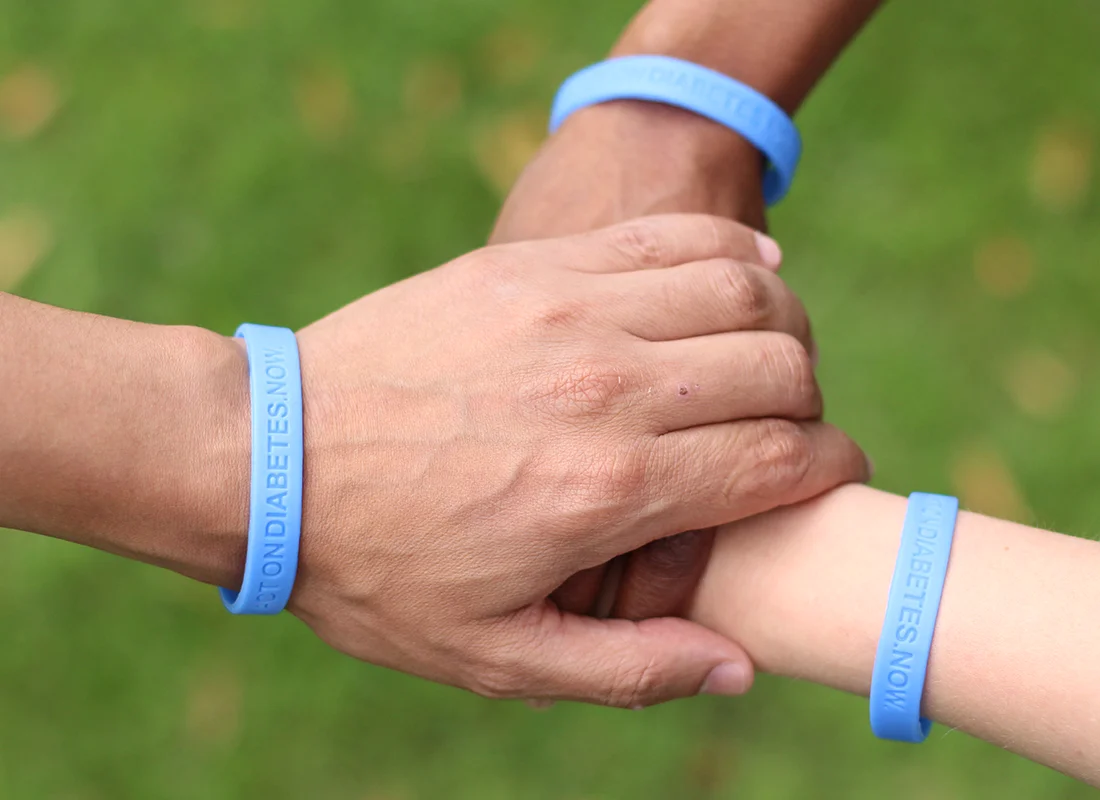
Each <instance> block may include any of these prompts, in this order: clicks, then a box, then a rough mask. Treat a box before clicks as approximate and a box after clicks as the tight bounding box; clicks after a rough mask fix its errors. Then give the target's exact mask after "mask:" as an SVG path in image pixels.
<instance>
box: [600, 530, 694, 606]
mask: <svg viewBox="0 0 1100 800" xmlns="http://www.w3.org/2000/svg"><path fill="white" fill-rule="evenodd" d="M714 532H715V529H714V528H708V529H706V530H701V531H688V532H687V533H679V534H677V535H675V536H669V537H666V538H664V539H657V540H656V541H654V542H650V543H649V544H647V545H646V546H645V547H643V548H641V549H639V550H635V551H634V552H633V553H630V554H629V555H628V556H627V557H626V558H627V561H626V567H625V569H624V570H623V576H622V579H621V580H620V582H619V591H618V594H617V596H616V598H615V605H614V607H613V608H612V611H611V616H613V617H617V618H619V619H632V620H641V619H651V618H653V617H671V616H679V615H681V614H684V613H685V612H686V611H687V608H688V605H689V604H690V602H691V599H692V597H693V596H694V595H695V588H696V586H698V584H699V580H700V579H701V578H702V577H703V571H704V570H705V569H706V567H707V561H708V560H709V558H710V551H711V547H712V545H713V544H714Z"/></svg>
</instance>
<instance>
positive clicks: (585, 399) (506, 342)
mask: <svg viewBox="0 0 1100 800" xmlns="http://www.w3.org/2000/svg"><path fill="white" fill-rule="evenodd" d="M650 113H655V114H656V115H657V116H656V118H654V119H649V120H647V121H646V124H645V125H644V126H636V125H635V123H636V122H637V120H631V119H630V116H631V115H636V114H650ZM678 114H679V112H672V111H671V110H670V109H659V108H658V107H656V106H653V107H650V108H639V107H638V106H637V105H635V104H630V103H625V104H612V105H609V106H605V107H597V108H594V109H590V110H587V111H585V112H582V113H581V114H578V115H576V117H575V119H573V120H570V121H569V123H567V124H566V126H565V127H564V128H563V129H562V131H561V132H560V133H559V134H558V135H557V136H555V137H554V139H553V140H551V141H550V142H549V143H548V145H547V146H546V147H545V148H544V150H543V151H542V152H541V153H540V154H539V156H538V157H537V158H536V159H535V161H534V162H533V164H532V165H531V166H530V167H529V169H528V171H527V172H526V173H525V174H524V176H523V177H522V178H521V179H520V181H519V183H518V184H517V186H516V188H515V190H514V191H513V193H512V195H511V197H510V198H509V199H508V202H507V203H506V205H505V207H504V210H503V212H502V214H501V218H500V221H499V223H498V226H497V229H496V231H495V232H494V236H493V239H494V241H495V242H511V243H507V244H505V243H501V244H493V245H491V246H489V247H487V248H485V249H483V250H479V251H476V252H473V253H470V254H468V255H465V256H462V257H460V258H458V259H456V260H455V261H453V262H451V263H449V264H446V265H444V266H442V267H439V268H438V269H435V270H432V271H430V272H426V273H423V274H421V275H418V276H416V277H413V278H410V279H408V280H405V281H403V282H401V283H398V284H395V285H393V286H390V287H387V288H385V289H383V290H381V291H378V292H376V293H374V294H372V295H369V296H367V297H364V298H362V299H360V300H358V301H356V302H354V303H352V304H351V305H349V306H347V307H346V308H344V309H342V310H340V311H337V312H336V313H334V314H332V315H330V316H328V317H326V318H324V319H322V320H320V321H319V322H317V323H315V324H313V325H310V326H309V327H307V328H305V329H304V330H302V331H301V332H300V333H299V346H300V350H301V357H302V365H303V392H304V396H305V398H306V406H305V415H306V416H305V428H306V442H305V446H306V465H307V466H306V478H305V481H306V485H305V497H306V504H305V508H304V512H303V535H302V551H301V557H300V559H301V565H300V569H299V577H298V583H297V586H296V588H295V592H294V595H293V596H292V598H291V604H290V610H291V611H292V612H293V613H294V614H296V615H297V616H299V617H300V618H301V619H303V620H304V621H305V622H306V623H307V624H309V625H310V626H311V627H312V628H313V629H314V630H315V631H316V632H317V633H318V634H319V635H320V636H321V637H322V638H323V639H325V640H326V641H327V642H329V643H330V644H332V645H333V646H335V647H337V648H339V649H340V650H343V651H344V652H346V653H348V654H350V655H352V656H355V657H357V658H360V659H363V660H365V661H369V662H371V663H375V664H380V665H383V666H387V667H391V668H395V669H399V670H402V671H405V672H409V673H412V674H416V675H420V676H423V677H426V678H429V679H432V680H436V681H440V682H444V683H448V684H452V685H455V686H461V687H464V688H467V689H471V690H473V691H475V692H478V693H480V694H482V695H486V696H489V697H523V698H539V699H574V700H582V701H588V702H595V703H601V704H607V705H614V706H625V707H641V706H646V705H650V704H653V703H657V702H661V701H664V700H668V699H672V698H675V697H683V696H689V695H694V694H697V693H700V692H709V693H716V694H739V693H741V692H743V691H745V690H746V689H747V688H748V686H749V685H750V684H751V681H752V664H751V661H750V660H749V658H748V656H747V655H746V653H745V652H744V651H743V650H742V649H741V648H740V647H739V646H738V645H737V644H735V643H734V642H731V641H729V640H727V639H726V638H724V637H723V636H720V635H719V634H717V633H714V632H712V631H709V630H707V629H706V628H704V627H702V626H700V625H697V624H695V623H693V622H689V621H686V620H684V619H681V618H678V617H676V616H672V614H674V613H676V612H677V611H678V610H679V606H680V605H682V603H683V602H685V601H686V600H687V599H689V597H690V594H691V592H692V590H693V588H694V582H695V580H696V579H697V577H698V575H699V574H700V570H701V567H702V565H703V564H704V563H705V558H706V554H707V552H708V550H709V537H708V534H707V533H705V531H707V530H712V529H713V528H714V526H717V525H721V524H723V523H727V522H731V521H733V520H736V519H741V518H744V517H746V516H750V515H753V514H757V513H760V512H763V511H766V510H769V509H771V508H774V507H776V506H780V505H786V504H791V503H796V502H799V501H801V500H804V499H807V498H810V497H813V496H815V495H817V494H819V493H821V492H824V491H826V490H828V489H830V488H832V487H833V486H836V485H838V484H840V483H844V482H849V481H861V480H866V479H867V477H868V473H867V470H868V467H867V462H866V459H865V457H864V455H863V453H862V452H861V451H860V449H859V448H858V447H857V446H856V445H855V444H854V443H853V442H852V441H851V440H850V439H848V438H847V437H846V436H845V435H844V434H843V433H842V432H840V431H839V430H837V429H835V428H833V427H831V426H829V425H827V424H825V423H824V422H822V421H821V419H820V417H821V413H822V404H821V396H820V393H819V390H818V386H817V383H816V381H815V378H814V368H813V359H812V356H811V353H812V352H813V347H814V346H813V343H812V339H811V336H810V328H809V324H808V321H807V317H806V313H805V311H804V309H803V307H802V305H801V303H800V302H799V300H798V299H797V298H796V297H795V296H794V295H793V294H792V293H791V291H790V290H789V289H788V288H787V286H786V285H785V284H784V282H783V281H782V279H780V278H779V276H778V275H777V274H776V267H777V266H778V255H779V254H778V250H777V249H776V248H775V247H774V244H773V243H770V240H768V239H766V238H762V237H760V236H758V235H757V234H756V233H755V232H754V230H753V229H752V228H751V227H749V226H746V225H743V224H740V223H738V222H735V221H732V220H731V219H728V218H726V217H732V216H738V217H741V218H746V219H750V220H753V221H755V222H756V224H757V225H759V224H761V221H762V203H761V202H760V199H759V163H758V159H757V157H756V156H755V154H754V153H749V154H748V158H746V159H745V160H742V161H741V162H740V165H739V166H738V167H737V169H738V170H739V171H740V172H739V173H738V175H732V176H731V175H730V174H729V173H728V172H727V171H723V170H719V169H717V165H716V163H708V161H707V159H706V157H705V153H706V148H707V147H709V146H710V143H708V142H707V137H711V136H714V135H715V134H716V132H715V131H713V130H710V129H702V131H701V134H702V136H701V137H700V138H698V139H695V138H692V137H693V134H691V128H690V126H692V125H694V124H695V123H694V121H691V120H685V119H682V118H677V117H676V116H675V115H678ZM708 125H709V123H708ZM621 126H625V127H621ZM685 126H687V127H685ZM617 127H619V130H616V128H617ZM625 130H634V131H635V132H637V131H646V132H647V134H646V135H647V136H661V135H674V136H676V137H678V138H679V143H678V145H677V147H675V148H670V150H669V151H670V152H674V153H675V155H674V156H672V157H671V158H672V159H674V160H676V161H677V163H673V161H672V160H665V161H663V162H661V163H660V164H657V163H656V162H655V161H654V160H653V153H654V150H653V149H652V148H653V147H654V146H657V145H659V142H655V141H653V140H652V139H650V140H647V141H645V142H642V141H640V140H639V139H638V138H637V137H638V135H639V134H637V133H635V136H634V140H633V144H634V145H635V146H634V148H633V149H632V148H631V147H629V146H625V145H624V143H623V141H622V140H621V139H620V138H619V134H620V133H623V132H624V131H625ZM721 135H726V134H725V133H724V132H722V133H721ZM629 140H630V139H629V137H628V141H629ZM666 144H667V143H666ZM725 144H729V142H726V143H725ZM696 145H697V146H698V149H696ZM727 155H728V153H727ZM693 159H694V160H693ZM731 163H733V164H737V163H738V162H737V161H736V160H735V161H733V162H731ZM728 166H729V165H727V167H728ZM716 179H717V182H716ZM738 187H745V188H744V190H743V191H742V190H741V189H739V188H738ZM665 211H690V212H705V211H709V212H718V213H717V215H715V214H714V213H711V214H705V215H704V214H702V213H684V214H660V212H665ZM653 214H658V215H656V216H653ZM639 215H649V216H645V217H643V218H640V219H632V218H634V217H638V216H639ZM620 220H630V221H625V222H620ZM611 223H619V224H611ZM609 224H611V225H610V227H607V226H608V225H609ZM590 229H596V230H590ZM583 231H590V232H583ZM549 236H553V237H556V238H546V237H549ZM685 531H694V532H696V533H692V534H689V535H687V536H679V537H675V536H674V535H675V534H681V533H682V532H685ZM668 537H673V538H671V539H670V538H668ZM624 554H632V555H630V556H629V557H628V558H627V559H626V563H625V569H623V570H622V571H621V573H617V574H618V581H617V584H616V585H614V586H611V587H610V591H611V594H612V595H617V596H613V597H612V598H611V599H610V602H609V603H608V608H610V610H611V612H612V613H611V618H597V617H596V616H592V615H591V612H593V611H594V610H596V606H597V605H598V603H599V597H600V595H601V593H602V594H604V595H605V598H604V602H608V601H607V597H606V595H607V592H608V586H606V585H605V578H606V577H607V575H608V574H609V573H607V571H606V570H605V568H604V566H603V565H606V564H607V563H608V562H610V561H612V560H613V559H616V558H618V557H620V556H623V555H624ZM620 563H621V562H620ZM601 587H603V588H602V589H601Z"/></svg>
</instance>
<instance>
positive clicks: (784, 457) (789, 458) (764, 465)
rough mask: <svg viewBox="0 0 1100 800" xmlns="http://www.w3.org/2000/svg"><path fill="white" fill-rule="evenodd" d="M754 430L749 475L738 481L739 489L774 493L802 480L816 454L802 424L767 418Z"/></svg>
mask: <svg viewBox="0 0 1100 800" xmlns="http://www.w3.org/2000/svg"><path fill="white" fill-rule="evenodd" d="M750 430H751V431H752V433H751V434H750V440H749V442H748V443H747V447H748V452H749V454H750V461H749V464H748V470H749V471H748V478H747V480H746V479H745V478H746V476H741V479H740V480H738V481H737V482H736V484H735V485H736V490H737V493H738V494H745V493H748V494H751V495H754V496H768V497H772V496H775V495H777V494H783V493H785V492H786V491H788V490H789V489H790V488H792V487H794V486H797V485H798V484H799V483H801V482H802V480H803V479H804V478H805V477H806V474H807V473H808V472H809V470H810V465H811V459H812V458H813V451H812V448H811V447H810V442H809V439H808V437H807V436H806V433H805V432H804V431H803V430H802V428H801V427H799V426H798V425H797V424H796V423H794V422H791V421H789V420H785V419H766V420H760V421H759V422H757V423H755V424H753V425H752V426H751V427H750Z"/></svg>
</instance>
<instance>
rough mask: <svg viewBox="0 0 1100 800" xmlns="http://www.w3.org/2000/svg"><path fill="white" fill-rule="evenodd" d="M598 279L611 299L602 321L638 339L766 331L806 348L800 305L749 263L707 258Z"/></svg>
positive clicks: (785, 288)
mask: <svg viewBox="0 0 1100 800" xmlns="http://www.w3.org/2000/svg"><path fill="white" fill-rule="evenodd" d="M602 280H603V281H605V285H606V286H607V288H608V289H609V290H610V291H609V294H610V296H611V299H610V300H609V301H608V302H607V303H606V310H605V312H604V316H605V318H606V319H608V320H609V321H612V322H615V323H617V324H618V325H619V326H620V327H621V328H622V329H623V330H625V331H626V332H628V333H632V334H634V335H635V336H637V337H639V338H641V339H648V340H649V341H654V342H655V341H668V340H670V339H686V338H688V337H692V336H706V335H708V334H713V333H725V332H728V331H764V330H770V331H778V332H781V333H789V334H790V335H791V336H794V337H795V338H796V339H798V340H799V341H800V342H802V344H803V345H804V346H805V347H806V350H807V351H810V349H811V348H812V337H811V336H810V321H809V318H808V317H807V316H806V309H805V307H804V306H803V305H802V301H801V300H799V299H798V297H797V296H796V295H795V293H794V292H792V291H791V290H790V288H789V287H788V286H787V284H786V283H785V282H784V281H783V279H782V278H780V277H779V276H778V275H776V274H775V273H774V272H770V271H768V270H766V269H764V268H762V267H759V266H756V265H755V264H747V263H745V262H741V261H733V260H731V259H728V258H721V259H711V260H709V261H696V262H692V263H690V264H682V265H680V266H678V267H672V268H670V269H664V270H650V271H638V272H629V273H624V274H619V275H614V276H610V277H607V278H604V279H602Z"/></svg>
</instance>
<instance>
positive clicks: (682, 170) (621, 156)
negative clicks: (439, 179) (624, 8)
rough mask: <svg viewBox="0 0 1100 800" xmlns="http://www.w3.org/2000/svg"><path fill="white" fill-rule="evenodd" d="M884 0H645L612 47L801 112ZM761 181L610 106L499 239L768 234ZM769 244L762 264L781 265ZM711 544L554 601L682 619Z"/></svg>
mask: <svg viewBox="0 0 1100 800" xmlns="http://www.w3.org/2000/svg"><path fill="white" fill-rule="evenodd" d="M879 2H880V0H651V1H650V2H649V4H648V5H646V6H645V8H644V9H643V10H642V11H641V12H640V13H639V14H638V15H637V17H635V19H634V20H633V21H632V22H631V23H630V25H629V26H628V27H627V29H626V31H625V32H624V33H623V35H622V37H621V38H620V40H619V42H618V43H617V44H616V45H615V47H614V48H613V50H612V53H611V55H613V56H623V55H631V54H637V53H658V54H664V55H671V56H676V57H679V58H683V59H686V60H689V61H694V62H696V63H699V64H702V65H704V66H707V67H710V68H711V69H715V70H718V71H720V72H724V73H726V74H728V75H730V76H732V77H734V78H737V79H738V80H740V81H742V82H744V83H747V84H749V85H750V86H753V87H754V88H756V89H757V90H759V91H761V92H763V93H764V94H767V95H769V96H771V97H772V98H773V99H774V100H776V101H777V102H778V103H779V104H780V105H782V106H783V107H784V108H785V109H786V110H787V111H788V112H790V113H793V112H794V111H795V110H796V109H797V108H798V106H799V105H800V104H801V103H802V101H803V100H804V99H805V97H806V95H807V94H808V93H809V92H810V90H811V89H812V87H813V85H814V84H815V83H816V82H817V80H818V79H819V78H820V77H821V76H822V75H823V74H824V73H825V71H826V70H827V69H828V67H829V66H830V64H831V63H832V62H833V61H834V60H835V59H836V57H837V56H838V55H839V54H840V52H841V51H842V50H843V48H844V46H845V45H846V44H847V43H848V41H849V40H850V39H851V38H852V37H853V36H854V35H855V34H856V32H857V31H858V30H859V28H860V27H861V26H862V25H863V23H864V22H866V20H867V19H868V18H869V17H870V15H871V14H872V13H873V12H874V10H875V8H876V7H877V6H878V5H879ZM655 154H659V155H657V157H655ZM761 180H762V162H761V159H760V156H759V154H758V153H757V152H756V150H755V149H754V148H753V147H752V145H750V144H749V143H748V142H746V141H745V140H744V139H742V138H741V137H740V136H738V135H737V134H735V133H733V132H732V131H730V130H728V129H726V128H724V127H723V126H721V125H718V124H716V123H714V122H711V121H710V120H708V119H705V118H703V117H698V116H696V115H694V114H692V113H690V112H687V111H683V110H681V109H677V108H672V107H670V106H665V105H661V104H658V103H644V102H629V101H624V102H616V103H606V104H603V105H598V106H593V107H590V108H586V109H583V110H582V111H579V112H578V113H576V114H574V115H573V116H572V117H570V119H568V120H567V121H566V123H565V125H563V127H562V129H561V130H560V131H559V132H558V134H557V135H555V136H554V137H552V138H551V139H550V140H548V142H547V143H546V145H545V146H544V147H543V149H542V150H541V152H540V153H539V155H538V156H537V157H536V158H535V159H534V160H533V161H532V162H531V164H529V165H528V167H527V169H526V170H525V171H524V173H523V175H522V176H521V177H520V179H519V181H518V182H517V183H516V185H515V187H513V189H512V191H511V193H510V194H509V196H508V199H507V201H506V202H505V204H504V207H503V208H502V210H501V213H500V216H499V218H498V220H497V223H496V227H495V229H494V231H493V235H492V239H493V241H515V240H519V239H534V238H542V237H547V236H554V235H559V234H562V233H574V232H576V231H583V230H589V229H591V228H597V227H600V226H603V225H608V224H611V223H614V222H618V221H621V220H624V219H629V218H631V217H636V216H641V215H644V214H653V213H659V212H672V211H693V212H696V211H697V212H704V213H708V214H715V215H718V216H724V217H729V218H731V219H736V220H739V221H741V222H744V223H746V224H748V225H750V226H752V227H754V228H757V229H759V230H764V229H765V227H766V222H765V215H764V200H763V195H762V192H761ZM773 248H774V249H772V250H771V251H770V260H769V259H764V258H763V255H762V258H761V259H760V263H768V264H770V265H772V266H778V262H779V260H780V258H781V256H780V252H779V249H778V247H774V245H773ZM761 252H762V254H763V250H762V251H761ZM838 482H839V481H838ZM712 539H713V534H712V532H710V531H692V532H690V533H686V534H682V535H679V536H675V537H671V538H668V539H664V540H661V541H659V542H655V543H653V544H652V545H650V546H649V547H647V548H646V549H645V550H643V551H639V552H637V553H632V554H630V555H629V556H628V557H626V558H625V559H620V560H619V562H618V563H616V564H615V565H613V568H612V569H611V570H609V571H605V568H604V567H602V566H601V567H597V568H594V569H592V570H589V571H586V572H585V573H583V574H581V575H578V576H575V577H573V578H571V579H570V580H569V581H568V582H567V583H566V584H565V585H564V586H563V587H562V589H561V590H560V591H559V592H558V593H557V594H556V595H555V600H556V601H557V602H558V603H559V604H560V605H561V606H562V607H563V608H566V609H569V610H572V611H577V612H594V613H598V614H601V615H602V614H604V613H606V612H607V611H608V610H610V613H611V614H612V615H613V616H620V617H625V618H628V619H643V618H647V617H655V616H664V615H668V614H675V613H680V612H682V610H683V606H684V603H685V602H687V600H688V599H689V598H690V596H691V592H692V589H693V588H694V586H695V584H696V581H697V580H698V578H699V575H700V574H701V573H702V570H703V568H704V565H705V563H706V557H707V554H708V552H709V550H710V547H711V542H712Z"/></svg>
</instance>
